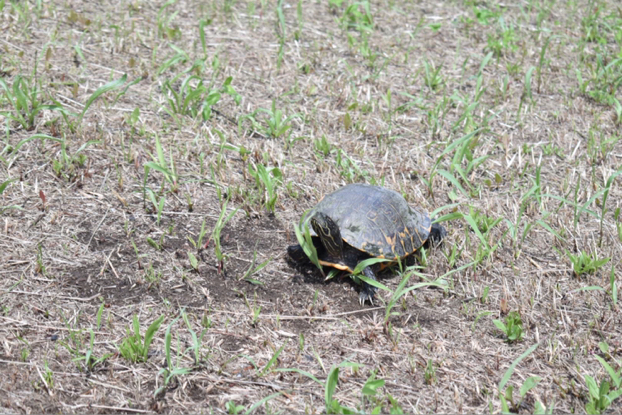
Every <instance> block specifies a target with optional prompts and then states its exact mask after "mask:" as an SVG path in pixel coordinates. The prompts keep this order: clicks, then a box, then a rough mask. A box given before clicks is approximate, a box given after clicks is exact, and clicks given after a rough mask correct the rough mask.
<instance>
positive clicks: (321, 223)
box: [310, 212, 343, 258]
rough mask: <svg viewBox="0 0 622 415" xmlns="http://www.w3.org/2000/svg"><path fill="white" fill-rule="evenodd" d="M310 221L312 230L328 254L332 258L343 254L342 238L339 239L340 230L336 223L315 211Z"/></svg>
mask: <svg viewBox="0 0 622 415" xmlns="http://www.w3.org/2000/svg"><path fill="white" fill-rule="evenodd" d="M310 222H311V227H312V228H313V231H314V232H315V233H316V234H317V236H319V238H320V240H321V241H322V245H324V248H326V251H328V253H329V255H330V256H332V257H334V258H341V257H342V256H343V239H341V231H340V230H339V226H338V225H337V223H335V221H334V220H332V219H331V218H330V216H328V215H326V214H324V213H322V212H316V213H315V214H314V215H313V217H312V218H311V219H310Z"/></svg>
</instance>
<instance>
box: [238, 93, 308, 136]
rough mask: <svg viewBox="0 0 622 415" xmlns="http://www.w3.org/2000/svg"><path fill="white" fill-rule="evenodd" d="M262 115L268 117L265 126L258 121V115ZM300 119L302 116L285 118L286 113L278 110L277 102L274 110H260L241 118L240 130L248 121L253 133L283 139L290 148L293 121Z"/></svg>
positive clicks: (296, 115)
mask: <svg viewBox="0 0 622 415" xmlns="http://www.w3.org/2000/svg"><path fill="white" fill-rule="evenodd" d="M261 113H263V114H266V115H267V118H266V119H265V125H264V124H262V123H261V121H260V120H259V119H258V114H261ZM299 117H300V114H294V115H290V116H287V117H285V113H284V112H283V111H282V110H280V109H277V108H276V102H275V101H272V108H270V109H268V108H259V109H257V110H255V111H254V112H253V113H251V114H249V115H245V116H243V117H240V120H239V122H238V128H239V129H240V130H241V129H242V124H243V122H244V121H246V120H248V121H250V123H251V125H252V130H253V131H258V132H260V133H262V134H264V135H266V136H267V137H269V138H281V137H282V138H283V139H284V140H285V143H286V145H288V146H289V145H290V140H289V137H290V135H291V132H290V131H289V130H290V129H291V128H292V120H293V119H295V118H299Z"/></svg>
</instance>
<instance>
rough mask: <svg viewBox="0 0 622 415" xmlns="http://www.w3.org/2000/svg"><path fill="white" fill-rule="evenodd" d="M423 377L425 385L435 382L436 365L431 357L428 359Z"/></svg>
mask: <svg viewBox="0 0 622 415" xmlns="http://www.w3.org/2000/svg"><path fill="white" fill-rule="evenodd" d="M423 379H424V381H425V383H426V385H433V384H434V382H436V367H435V365H434V362H433V361H432V359H428V362H427V363H426V366H425V372H424V373H423Z"/></svg>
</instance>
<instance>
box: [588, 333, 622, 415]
mask: <svg viewBox="0 0 622 415" xmlns="http://www.w3.org/2000/svg"><path fill="white" fill-rule="evenodd" d="M600 346H601V349H604V350H605V351H608V349H609V345H607V343H601V344H600ZM606 354H609V353H606ZM595 357H596V360H598V361H599V362H600V364H601V365H602V366H603V368H604V369H605V370H606V371H607V373H608V374H609V377H610V380H601V382H600V385H599V384H598V382H597V381H596V379H594V378H593V377H592V376H590V375H583V379H584V380H585V384H586V386H587V389H588V398H589V402H588V403H586V404H585V411H586V412H587V413H588V414H590V415H592V414H600V413H602V412H603V411H606V410H607V408H609V406H611V404H612V403H613V402H614V401H615V400H616V399H618V398H619V397H620V396H622V369H620V368H621V367H622V364H620V363H619V362H617V361H614V363H615V364H616V365H617V366H618V370H617V371H616V370H615V369H614V368H613V367H612V366H611V365H610V364H609V363H608V362H607V361H606V360H605V359H603V358H602V357H600V356H598V355H595Z"/></svg>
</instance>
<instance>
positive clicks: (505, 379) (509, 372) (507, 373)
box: [499, 343, 540, 391]
mask: <svg viewBox="0 0 622 415" xmlns="http://www.w3.org/2000/svg"><path fill="white" fill-rule="evenodd" d="M539 345H540V344H539V343H536V344H534V345H533V346H531V347H530V348H529V349H527V350H526V351H525V352H524V353H523V354H521V355H520V356H519V357H518V358H517V359H516V360H515V361H513V362H512V364H511V365H510V367H509V368H508V370H506V371H505V374H504V375H503V378H501V382H499V391H502V390H504V389H505V385H506V384H507V383H508V381H509V380H510V377H511V376H512V374H513V373H514V369H516V366H518V364H519V363H520V362H521V361H522V360H523V359H524V358H526V357H527V356H529V355H530V354H531V353H533V351H534V350H536V349H537V348H538V346H539Z"/></svg>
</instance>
